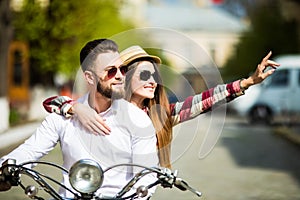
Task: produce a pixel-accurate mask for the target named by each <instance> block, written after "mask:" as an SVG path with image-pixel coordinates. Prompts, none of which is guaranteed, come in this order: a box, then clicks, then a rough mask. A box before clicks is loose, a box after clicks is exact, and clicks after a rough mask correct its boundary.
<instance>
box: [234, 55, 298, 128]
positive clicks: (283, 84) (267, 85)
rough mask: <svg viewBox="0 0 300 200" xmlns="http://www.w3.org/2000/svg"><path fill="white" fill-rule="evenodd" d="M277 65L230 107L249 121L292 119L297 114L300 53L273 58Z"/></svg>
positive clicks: (267, 121)
mask: <svg viewBox="0 0 300 200" xmlns="http://www.w3.org/2000/svg"><path fill="white" fill-rule="evenodd" d="M274 60H275V61H276V62H277V63H279V64H280V67H279V68H278V69H276V71H275V72H274V74H272V76H270V77H268V78H267V79H266V80H265V81H264V82H263V83H261V84H258V85H255V86H252V87H250V88H249V89H248V90H246V95H244V96H242V97H239V98H237V99H236V100H234V101H232V102H231V103H230V104H229V108H230V109H232V110H234V111H236V113H237V114H238V115H240V116H245V117H247V118H248V119H249V121H250V122H252V123H254V122H255V123H257V122H260V123H272V122H275V121H277V120H280V121H282V120H284V122H289V121H292V120H293V121H294V120H295V119H299V118H298V117H299V116H300V55H283V56H279V57H276V58H275V59H274Z"/></svg>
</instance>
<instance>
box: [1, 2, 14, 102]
mask: <svg viewBox="0 0 300 200" xmlns="http://www.w3.org/2000/svg"><path fill="white" fill-rule="evenodd" d="M9 2H10V0H1V1H0V30H1V31H0V70H1V73H0V81H1V83H0V97H3V96H6V93H7V79H6V76H7V52H8V48H9V43H10V41H11V40H12V36H13V35H12V33H13V27H12V22H11V17H12V16H11V10H10V8H9Z"/></svg>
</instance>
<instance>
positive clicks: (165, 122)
mask: <svg viewBox="0 0 300 200" xmlns="http://www.w3.org/2000/svg"><path fill="white" fill-rule="evenodd" d="M140 61H145V59H140V60H136V61H134V62H133V63H130V64H129V65H128V69H129V71H128V72H127V74H126V79H125V99H126V100H127V101H130V99H131V96H132V88H131V79H132V76H133V74H134V72H135V70H136V69H137V66H138V64H139V62H140ZM146 61H149V62H151V63H152V64H153V66H154V69H155V71H156V72H157V73H158V77H157V78H158V80H157V87H156V90H155V92H154V98H152V99H145V100H144V102H143V103H144V106H145V107H147V108H148V115H149V117H150V119H151V121H152V123H153V126H154V128H155V130H156V138H157V148H158V158H159V163H160V165H161V166H162V167H168V168H171V141H172V135H173V134H172V123H171V113H170V105H169V100H168V97H167V94H166V92H165V89H164V87H163V84H162V80H161V76H160V75H159V71H158V67H157V64H156V63H155V62H153V61H152V60H146Z"/></svg>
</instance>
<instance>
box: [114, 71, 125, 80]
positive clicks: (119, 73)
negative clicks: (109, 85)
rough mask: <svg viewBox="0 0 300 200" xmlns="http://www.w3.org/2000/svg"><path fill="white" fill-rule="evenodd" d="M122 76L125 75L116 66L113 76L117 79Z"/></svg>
mask: <svg viewBox="0 0 300 200" xmlns="http://www.w3.org/2000/svg"><path fill="white" fill-rule="evenodd" d="M124 76H125V75H123V74H122V72H121V69H120V68H118V70H117V73H116V75H115V78H117V79H119V78H123V77H124Z"/></svg>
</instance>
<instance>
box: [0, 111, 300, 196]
mask: <svg viewBox="0 0 300 200" xmlns="http://www.w3.org/2000/svg"><path fill="white" fill-rule="evenodd" d="M223 119H226V121H225V124H224V126H223V123H222V121H223ZM220 127H221V130H222V131H221V135H220V138H219V140H218V141H217V143H216V145H215V146H214V148H213V149H212V151H210V153H209V154H207V155H206V154H205V153H203V152H207V151H208V149H209V148H208V147H207V146H205V145H202V143H203V141H208V143H209V144H213V143H214V141H213V140H214V139H211V138H210V137H206V136H205V133H209V134H210V133H213V134H214V131H213V130H214V129H219V128H220ZM208 146H209V145H208ZM172 151H173V152H172V158H173V160H174V163H173V169H174V170H175V169H178V171H179V173H178V176H179V177H181V178H183V179H184V180H185V181H186V182H187V183H188V184H189V185H190V186H192V187H194V188H195V189H197V190H199V191H201V192H202V194H203V195H202V197H201V198H197V197H196V196H195V195H194V194H192V193H190V192H186V191H185V192H183V191H180V190H178V189H176V188H172V189H169V188H168V189H163V188H158V189H157V192H156V194H155V195H154V197H153V198H152V199H154V200H156V199H157V200H158V199H175V200H186V199H203V200H204V199H205V200H229V199H230V200H253V199H255V200H282V199H288V200H297V199H298V200H299V199H300V170H299V169H300V159H299V153H300V148H299V146H296V145H294V144H292V143H290V142H289V141H287V140H285V139H283V138H282V137H280V136H278V135H275V134H273V133H272V129H271V128H270V127H267V126H263V125H258V126H253V125H249V124H247V123H246V122H245V121H244V120H243V119H239V118H233V117H230V116H226V118H224V116H223V117H218V116H217V117H216V116H215V115H214V117H213V119H212V117H211V115H210V114H205V115H202V116H199V117H197V118H196V119H194V120H191V121H189V122H185V123H183V124H181V125H178V126H177V127H175V128H174V142H173V147H172ZM199 152H201V153H200V154H199ZM3 153H4V152H3V151H2V152H0V154H1V155H3ZM203 155H205V156H203ZM45 159H46V160H49V161H55V162H61V156H60V155H59V151H58V148H56V149H55V151H54V152H52V153H50V154H49V155H48V156H47V157H46V158H45ZM49 173H51V172H49ZM24 197H25V195H24V194H23V191H22V190H21V188H14V189H13V190H11V191H8V192H4V193H0V199H11V200H19V199H24Z"/></svg>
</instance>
